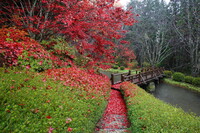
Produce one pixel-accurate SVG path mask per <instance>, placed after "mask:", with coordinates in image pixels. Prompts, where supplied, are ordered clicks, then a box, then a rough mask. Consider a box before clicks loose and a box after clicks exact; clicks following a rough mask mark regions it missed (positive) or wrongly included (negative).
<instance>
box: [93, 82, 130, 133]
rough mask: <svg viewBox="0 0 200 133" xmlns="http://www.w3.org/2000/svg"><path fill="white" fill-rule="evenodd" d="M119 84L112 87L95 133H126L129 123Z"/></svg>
mask: <svg viewBox="0 0 200 133" xmlns="http://www.w3.org/2000/svg"><path fill="white" fill-rule="evenodd" d="M119 90H120V84H117V85H114V86H112V90H111V93H110V98H109V101H108V105H107V107H106V110H105V112H104V115H103V117H102V118H101V119H100V120H99V122H98V124H97V126H96V131H95V133H125V132H126V133H127V132H128V130H127V128H128V127H129V125H130V123H129V121H128V118H127V109H126V104H125V101H124V99H123V96H122V94H121V92H120V91H119Z"/></svg>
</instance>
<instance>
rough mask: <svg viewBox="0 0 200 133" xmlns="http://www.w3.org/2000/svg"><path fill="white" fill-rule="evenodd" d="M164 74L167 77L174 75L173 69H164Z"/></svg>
mask: <svg viewBox="0 0 200 133" xmlns="http://www.w3.org/2000/svg"><path fill="white" fill-rule="evenodd" d="M164 74H165V76H166V77H167V78H171V77H172V71H169V70H165V71H164Z"/></svg>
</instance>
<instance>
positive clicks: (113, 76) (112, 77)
mask: <svg viewBox="0 0 200 133" xmlns="http://www.w3.org/2000/svg"><path fill="white" fill-rule="evenodd" d="M124 75H131V71H130V70H129V72H125V73H116V74H111V78H110V80H111V84H112V85H114V84H118V83H121V82H122V81H123V78H124V77H123V76H124ZM116 77H118V79H120V80H119V81H116V82H115V80H116Z"/></svg>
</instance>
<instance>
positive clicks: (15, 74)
mask: <svg viewBox="0 0 200 133" xmlns="http://www.w3.org/2000/svg"><path fill="white" fill-rule="evenodd" d="M43 80H44V76H42V75H41V74H36V73H29V72H26V71H13V70H8V71H7V72H6V73H1V75H0V132H2V133H8V132H13V133H17V132H22V133H41V132H42V133H46V132H48V129H49V128H50V127H52V128H54V130H53V132H58V133H64V132H65V133H66V132H67V129H68V128H69V127H70V128H73V132H75V133H78V132H79V133H81V132H83V133H92V132H93V131H94V129H95V126H96V123H97V122H98V120H99V119H100V118H101V116H102V113H103V111H104V109H105V107H106V104H107V101H106V100H105V99H104V98H103V96H102V97H95V98H93V99H90V98H87V96H86V95H87V93H86V92H85V91H83V90H82V89H81V88H80V89H72V88H70V87H66V86H64V85H62V84H60V83H59V82H55V81H53V80H50V79H46V81H43ZM67 118H70V119H71V120H72V121H70V122H69V123H66V119H67Z"/></svg>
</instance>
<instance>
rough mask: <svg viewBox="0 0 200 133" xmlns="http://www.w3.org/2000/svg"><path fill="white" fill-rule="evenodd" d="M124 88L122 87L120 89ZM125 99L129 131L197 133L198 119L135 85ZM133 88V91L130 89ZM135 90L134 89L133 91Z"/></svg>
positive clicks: (137, 132) (131, 86)
mask: <svg viewBox="0 0 200 133" xmlns="http://www.w3.org/2000/svg"><path fill="white" fill-rule="evenodd" d="M124 87H125V86H122V89H123V88H124ZM128 87H129V90H131V93H133V94H134V96H129V97H126V98H125V99H126V103H127V107H128V117H129V120H130V121H131V127H130V129H129V130H130V131H131V132H135V133H199V132H200V127H199V125H200V117H197V116H195V115H193V114H188V113H185V112H184V111H183V110H182V109H180V108H175V107H174V106H172V105H170V104H167V103H164V102H163V101H161V100H158V99H156V98H155V97H154V96H152V95H151V94H148V93H147V92H145V91H144V90H143V89H141V88H139V87H136V86H135V85H129V86H128ZM132 88H133V89H132ZM135 88H136V89H135Z"/></svg>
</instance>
